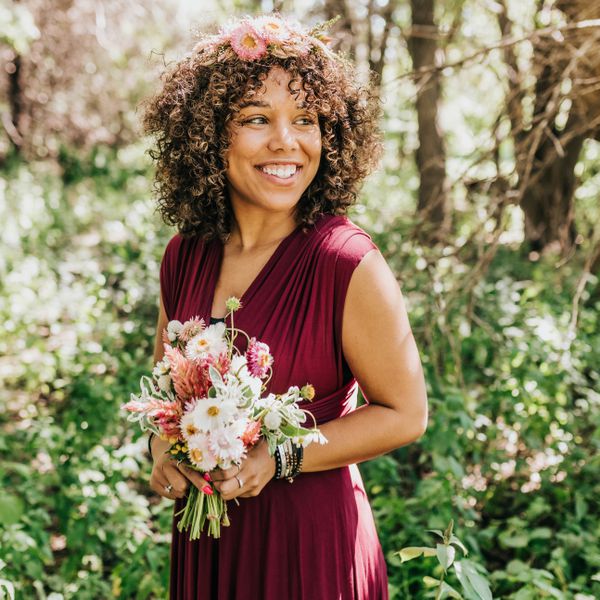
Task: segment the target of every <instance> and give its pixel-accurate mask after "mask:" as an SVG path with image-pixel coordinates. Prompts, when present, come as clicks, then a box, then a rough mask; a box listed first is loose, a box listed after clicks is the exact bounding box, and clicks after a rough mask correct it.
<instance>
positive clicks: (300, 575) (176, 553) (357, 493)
mask: <svg viewBox="0 0 600 600" xmlns="http://www.w3.org/2000/svg"><path fill="white" fill-rule="evenodd" d="M373 248H375V245H374V244H373V242H372V241H371V239H370V237H369V236H368V235H367V234H366V233H365V232H364V231H362V230H361V229H360V228H358V227H357V226H356V225H354V224H353V223H351V222H350V221H349V220H348V219H347V218H346V217H342V216H330V215H326V216H322V217H320V218H319V220H318V221H317V223H316V224H315V225H314V226H313V227H311V228H309V230H308V232H306V233H305V232H303V231H302V229H301V228H297V229H296V230H294V231H293V232H292V233H291V234H290V235H288V236H287V237H286V238H285V239H284V240H283V241H282V242H281V243H280V245H279V246H278V247H277V249H276V250H275V252H274V254H273V255H272V256H271V258H270V259H269V261H268V262H267V264H266V265H265V266H264V267H263V269H262V270H261V271H260V273H259V274H258V276H257V277H256V279H255V280H254V281H253V282H252V284H251V285H250V287H249V288H248V290H247V291H246V292H245V293H244V295H243V296H242V298H241V301H242V308H241V309H240V310H239V311H238V312H236V313H235V325H236V327H239V328H241V329H243V330H244V331H246V332H247V333H248V334H249V335H250V336H255V337H256V338H257V339H259V340H261V341H263V342H265V343H267V344H268V345H269V346H270V348H271V352H272V354H273V357H274V372H273V379H272V381H271V385H270V386H269V391H272V392H275V393H278V392H283V391H285V390H287V388H288V387H289V386H290V385H298V386H302V385H304V384H305V383H307V382H309V383H311V384H312V385H313V386H314V387H315V390H316V396H315V399H314V400H313V401H312V402H306V403H305V404H306V406H305V408H307V409H309V410H310V411H311V412H312V413H313V414H314V416H315V418H316V420H317V423H325V422H327V421H329V420H331V419H335V418H337V417H340V416H342V415H345V414H347V413H348V412H350V411H352V410H354V408H355V407H356V395H357V384H356V381H355V379H354V378H353V376H352V373H351V372H350V370H349V368H348V365H347V364H346V362H345V360H344V357H343V354H342V345H341V325H342V311H343V306H344V299H345V295H346V291H347V289H348V284H349V282H350V277H351V276H352V272H353V271H354V269H355V268H356V266H357V265H358V264H359V262H360V261H361V259H362V258H363V256H364V255H365V254H366V253H367V252H369V251H370V250H372V249H373ZM222 255H223V246H222V244H221V243H220V242H218V241H216V242H208V243H205V242H203V241H202V240H200V239H198V238H187V239H184V238H182V237H181V236H180V235H176V236H175V237H173V239H172V240H171V241H170V242H169V244H168V246H167V249H166V251H165V255H164V258H163V261H162V265H161V271H160V278H161V289H162V295H163V302H164V306H165V310H166V313H167V316H168V318H169V319H179V320H180V321H185V320H186V319H189V318H191V317H193V316H195V315H199V316H201V317H203V318H204V320H205V322H207V323H208V322H209V319H210V316H211V315H210V311H211V307H212V302H213V296H214V291H215V286H216V283H217V279H218V275H219V270H220V263H221V259H222ZM183 504H184V500H177V501H176V502H175V507H174V512H178V511H179V510H180V509H181V508H182V507H183ZM228 508H229V517H230V520H231V526H230V527H224V528H222V529H221V538H220V539H218V540H215V539H213V538H210V537H208V536H206V535H203V536H201V538H200V539H199V540H195V541H190V540H189V538H188V536H187V534H186V533H180V532H179V531H178V530H177V527H176V522H177V520H178V519H179V517H175V518H174V521H173V541H172V547H171V581H170V599H171V600H200V599H205V598H206V599H209V598H210V599H218V600H386V599H387V598H388V590H387V574H386V565H385V560H384V557H383V553H382V550H381V545H380V543H379V539H378V537H377V532H376V529H375V524H374V521H373V515H372V512H371V507H370V506H369V502H368V498H367V495H366V493H365V489H364V486H363V482H362V479H361V476H360V473H359V471H358V468H357V467H356V465H351V466H349V467H342V468H338V469H331V470H328V471H321V472H317V473H301V474H300V475H299V476H298V477H297V478H296V479H295V480H294V482H293V483H292V484H290V483H288V482H287V481H285V480H271V481H270V482H269V483H268V484H267V485H266V486H265V488H264V489H263V490H262V491H261V493H260V494H259V495H258V496H256V497H254V498H240V505H239V506H236V504H235V503H234V502H230V503H229V505H228Z"/></svg>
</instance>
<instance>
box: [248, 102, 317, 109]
mask: <svg viewBox="0 0 600 600" xmlns="http://www.w3.org/2000/svg"><path fill="white" fill-rule="evenodd" d="M249 106H255V107H258V108H272V106H271V103H270V102H265V101H264V100H245V101H243V102H240V110H241V109H242V108H248V107H249ZM307 107H308V104H307V103H306V102H296V108H297V109H299V110H302V109H304V108H307Z"/></svg>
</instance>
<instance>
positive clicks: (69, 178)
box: [0, 0, 600, 600]
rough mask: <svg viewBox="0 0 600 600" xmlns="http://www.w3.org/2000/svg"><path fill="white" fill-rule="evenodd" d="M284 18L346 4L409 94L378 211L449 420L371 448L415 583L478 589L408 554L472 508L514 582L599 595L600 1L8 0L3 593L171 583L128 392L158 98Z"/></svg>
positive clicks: (358, 47)
mask: <svg viewBox="0 0 600 600" xmlns="http://www.w3.org/2000/svg"><path fill="white" fill-rule="evenodd" d="M273 9H277V10H281V11H283V12H284V13H287V14H296V15H297V16H299V17H301V18H302V19H303V21H304V22H305V23H307V24H312V23H314V22H316V21H318V20H323V19H326V18H329V17H333V16H335V15H337V14H339V15H341V17H342V18H341V20H340V21H339V22H338V23H337V24H336V25H335V27H334V29H333V33H334V38H335V40H336V42H335V43H336V44H337V46H338V47H339V48H340V49H342V50H343V51H345V52H347V53H348V54H350V55H351V56H352V57H354V59H355V60H356V61H357V62H358V63H359V65H360V66H361V68H362V72H363V74H366V73H367V69H368V68H370V69H372V70H373V71H374V72H375V73H376V74H378V82H379V85H380V88H379V89H380V93H381V96H382V99H383V100H384V102H385V121H384V123H383V126H384V129H385V132H386V153H385V159H384V163H383V165H382V167H381V169H380V170H379V172H378V173H377V174H376V175H375V176H373V177H372V178H371V179H370V180H369V182H368V183H367V185H366V186H365V188H364V191H363V194H362V196H361V201H360V204H359V205H358V206H356V208H355V210H354V211H353V214H352V218H353V219H354V220H355V222H357V223H358V224H359V225H361V226H362V227H364V228H365V229H366V230H368V231H369V232H370V233H371V234H372V236H373V238H374V240H375V241H376V243H377V244H378V245H379V247H380V248H381V250H382V252H383V253H384V254H385V256H386V258H387V259H388V261H389V263H390V265H391V266H392V268H393V269H394V271H395V273H396V274H397V276H398V280H399V282H400V284H401V286H402V290H403V293H404V295H405V298H406V300H407V305H408V309H409V314H410V319H411V324H412V327H413V331H414V334H415V337H416V339H417V343H418V346H419V349H420V351H421V355H422V361H423V364H424V368H425V370H426V378H427V385H428V394H429V403H430V415H431V416H430V424H429V429H428V431H427V433H426V434H425V435H424V436H423V438H422V439H421V440H419V442H418V443H416V444H413V445H411V446H408V447H406V448H401V449H399V450H397V451H396V452H393V453H392V454H390V455H387V456H384V457H381V458H379V459H377V460H374V461H370V462H368V463H365V464H363V465H361V470H362V473H363V475H364V478H365V482H366V485H367V489H368V492H369V495H370V498H371V502H372V506H373V509H374V512H375V515H376V519H377V524H378V528H379V532H380V537H381V541H382V544H383V547H384V552H385V554H386V557H387V560H388V566H389V577H390V590H391V594H392V598H402V599H421V598H428V597H434V595H437V597H438V598H440V597H447V596H448V595H452V593H451V592H449V591H448V589H445V591H443V592H442V593H441V594H440V593H439V591H437V588H435V586H433V587H428V586H427V583H429V584H430V585H432V584H431V580H430V579H426V580H425V582H424V580H423V578H424V577H433V578H437V579H440V578H441V577H442V570H441V567H440V566H439V565H438V561H437V559H436V558H435V557H428V558H424V557H422V558H419V559H415V560H411V561H409V562H404V563H401V561H400V557H399V556H398V555H396V554H395V553H396V552H397V551H398V550H400V549H401V548H403V547H405V546H428V545H429V546H430V545H432V544H435V536H434V535H433V534H432V533H430V532H428V529H441V530H444V529H445V528H446V526H447V525H448V523H449V522H450V520H451V519H453V520H454V532H455V533H456V535H457V536H458V537H459V538H460V539H461V540H462V541H463V542H464V544H465V545H466V547H467V548H468V549H469V559H470V560H471V561H472V563H473V564H476V565H478V566H479V567H478V568H479V569H480V574H481V576H482V577H483V578H484V579H485V580H487V581H488V582H489V585H490V587H491V589H492V591H493V596H494V597H495V598H510V599H514V600H529V599H531V600H534V599H535V600H537V599H539V598H556V599H559V600H562V599H565V600H566V599H575V600H593V599H595V598H599V597H600V541H599V538H600V536H599V534H600V519H599V512H600V511H599V504H600V456H599V454H598V449H599V447H600V412H599V410H598V409H599V404H600V385H599V379H600V376H599V371H598V364H599V362H600V327H599V323H600V317H599V315H598V309H599V307H600V286H599V285H598V277H599V275H600V203H599V200H598V197H599V196H598V194H599V189H600V50H599V48H600V43H599V42H600V2H599V1H597V0H587V1H586V0H571V1H567V0H554V1H553V0H448V1H442V0H411V1H410V2H409V1H408V0H377V1H375V0H321V1H315V2H311V1H307V2H300V1H298V0H296V1H292V0H286V1H284V2H275V3H274V4H273V3H271V2H269V1H267V0H265V1H264V2H262V3H261V2H252V1H246V2H242V1H239V2H234V1H230V0H221V1H217V2H208V1H206V2H200V1H198V2H191V1H190V2H184V1H181V2H176V1H175V0H153V1H152V2H142V1H141V0H127V1H125V0H54V1H50V0H21V1H13V2H10V1H7V0H0V113H1V125H0V223H1V225H2V226H1V228H0V236H1V240H2V246H1V247H2V251H1V254H0V431H1V436H0V489H1V493H0V580H2V581H0V597H2V596H5V597H9V596H10V594H11V589H14V594H15V597H16V598H26V599H29V598H40V599H44V598H48V599H49V600H60V599H67V598H76V599H78V600H86V599H91V598H100V599H103V598H165V597H166V589H167V577H168V550H169V538H170V533H169V531H170V522H171V516H172V504H171V502H170V501H167V500H162V499H160V498H158V497H157V496H156V495H154V494H153V493H151V491H150V489H149V487H148V478H149V474H150V464H149V462H148V459H147V455H146V454H145V445H146V439H145V437H142V436H140V435H139V433H138V432H137V431H134V430H133V429H132V428H130V426H129V424H128V423H127V422H126V421H125V419H124V418H123V417H122V415H121V414H119V410H118V408H119V406H120V405H121V404H122V403H123V402H124V401H126V400H127V399H128V396H129V392H130V391H132V390H134V389H135V387H136V385H137V381H138V378H139V376H140V374H142V373H143V372H145V371H146V370H148V369H149V368H150V366H151V355H152V343H153V336H154V333H155V320H156V316H157V298H158V266H159V261H160V258H161V255H162V251H163V249H164V246H165V243H166V241H167V240H168V239H169V237H170V236H171V235H172V233H173V232H172V231H171V230H168V229H167V228H166V227H165V226H163V225H162V224H161V223H160V222H159V220H158V217H157V215H156V214H155V213H154V204H153V199H152V165H151V163H150V160H149V158H148V156H147V154H146V153H145V151H146V150H147V148H148V145H149V140H145V139H144V138H143V137H142V136H141V135H140V132H139V126H138V118H139V111H137V112H136V107H137V106H138V104H139V102H140V100H141V99H142V98H143V97H144V96H145V95H147V94H148V93H150V92H151V91H152V90H153V89H155V88H156V86H157V85H158V81H159V73H160V71H161V69H162V68H163V66H164V64H165V63H169V62H170V61H173V60H176V59H177V58H178V57H180V56H181V55H182V54H183V53H184V52H185V51H187V50H188V49H189V48H190V47H191V45H192V44H193V35H192V33H191V27H193V25H194V24H198V25H200V26H202V27H204V26H208V25H210V24H211V23H222V22H223V21H224V20H225V19H226V17H227V16H228V15H231V14H243V13H255V12H256V11H257V10H262V11H270V10H273ZM460 554H461V552H460V551H458V554H457V558H458V557H459V556H460ZM445 581H446V582H447V583H448V584H450V585H451V586H452V587H453V588H455V589H456V590H462V591H460V593H461V594H462V595H463V597H465V598H467V599H472V598H479V597H480V596H478V595H477V592H476V590H475V592H474V591H473V590H468V589H465V588H464V587H463V588H461V585H460V584H461V582H460V580H459V579H457V575H456V574H455V572H454V570H453V569H452V568H450V569H449V571H448V573H447V574H446V575H445ZM456 593H458V592H456ZM474 594H475V595H474ZM453 597H458V596H456V595H455V596H453Z"/></svg>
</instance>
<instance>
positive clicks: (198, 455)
mask: <svg viewBox="0 0 600 600" xmlns="http://www.w3.org/2000/svg"><path fill="white" fill-rule="evenodd" d="M190 455H191V457H192V460H193V461H194V462H197V463H200V462H202V458H203V456H204V455H203V454H202V450H199V449H198V448H192V451H191V452H190Z"/></svg>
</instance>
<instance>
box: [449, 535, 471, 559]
mask: <svg viewBox="0 0 600 600" xmlns="http://www.w3.org/2000/svg"><path fill="white" fill-rule="evenodd" d="M450 543H451V544H454V545H455V546H458V547H459V548H460V549H461V550H462V551H463V552H464V553H465V556H467V555H468V554H469V551H468V550H467V549H466V548H465V545H464V544H463V543H462V542H461V541H460V540H459V539H458V538H457V537H456V536H455V535H454V534H452V536H451V537H450Z"/></svg>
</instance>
